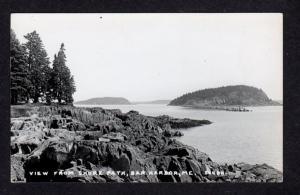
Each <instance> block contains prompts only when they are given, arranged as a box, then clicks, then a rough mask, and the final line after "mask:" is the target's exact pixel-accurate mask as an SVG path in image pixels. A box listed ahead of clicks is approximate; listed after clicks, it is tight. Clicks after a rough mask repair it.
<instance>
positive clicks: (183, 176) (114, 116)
mask: <svg viewBox="0 0 300 195" xmlns="http://www.w3.org/2000/svg"><path fill="white" fill-rule="evenodd" d="M209 124H210V121H207V120H191V119H176V118H172V117H169V116H158V117H149V116H144V115H142V114H139V113H138V112H136V111H130V112H128V113H122V112H121V111H120V110H117V109H114V110H108V109H102V108H76V107H72V106H60V107H58V106H12V107H11V130H10V131H11V181H12V182H32V181H64V182H282V179H283V178H282V173H281V172H280V171H278V170H276V169H274V168H272V167H270V166H268V165H266V164H262V165H249V164H246V163H238V164H225V165H221V164H218V163H216V162H213V161H212V160H211V159H210V158H209V156H208V155H207V154H205V153H203V152H200V151H198V150H197V149H195V148H193V147H190V146H187V145H184V144H182V143H181V142H179V141H177V140H175V139H174V136H182V133H181V132H180V131H177V130H176V129H179V128H180V129H181V128H189V127H195V126H201V125H209Z"/></svg>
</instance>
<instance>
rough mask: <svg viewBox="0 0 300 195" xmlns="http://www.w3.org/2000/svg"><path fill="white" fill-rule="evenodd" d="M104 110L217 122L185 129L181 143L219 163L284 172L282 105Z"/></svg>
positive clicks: (151, 106) (152, 106) (144, 106)
mask: <svg viewBox="0 0 300 195" xmlns="http://www.w3.org/2000/svg"><path fill="white" fill-rule="evenodd" d="M76 106H80V105H76ZM85 107H91V106H86V105H85ZM93 107H95V106H93ZM100 107H102V108H109V109H113V108H114V109H115V108H117V109H120V110H121V111H122V112H128V111H130V110H136V111H139V112H140V113H141V114H144V115H148V116H159V115H163V114H165V115H169V116H172V117H177V118H191V119H207V120H210V121H211V122H213V123H212V124H211V125H205V126H200V127H194V128H189V129H183V130H181V131H182V132H183V133H184V136H182V137H180V138H178V140H179V141H181V142H182V143H184V144H187V145H190V146H193V147H195V148H197V149H199V150H200V151H202V152H205V153H207V154H208V155H209V156H210V157H211V159H212V160H213V161H216V162H219V163H226V162H227V163H235V162H246V163H250V164H261V163H267V164H269V165H271V166H273V167H275V168H277V169H278V170H281V171H282V170H283V168H282V166H283V164H282V161H283V157H282V150H283V148H282V147H283V146H282V145H283V137H282V134H283V127H282V123H283V119H282V113H283V107H282V106H266V107H249V109H251V110H252V112H228V111H221V110H219V111H218V110H199V109H190V108H183V107H179V106H167V105H159V104H136V105H101V106H100Z"/></svg>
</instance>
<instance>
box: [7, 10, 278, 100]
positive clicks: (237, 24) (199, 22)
mask: <svg viewBox="0 0 300 195" xmlns="http://www.w3.org/2000/svg"><path fill="white" fill-rule="evenodd" d="M11 28H12V29H13V30H14V31H15V33H16V35H17V38H18V39H19V40H20V41H21V42H22V43H24V42H25V41H26V40H25V39H24V37H23V36H24V35H25V34H27V33H29V32H32V31H34V30H36V31H37V33H38V34H39V35H40V37H41V39H42V41H43V44H44V46H45V49H46V51H47V53H48V56H49V57H50V60H51V62H52V60H53V56H54V54H55V53H57V52H58V50H59V47H60V44H61V43H64V44H65V48H66V56H67V63H66V64H67V66H68V67H69V68H70V70H71V73H72V74H73V75H74V79H75V83H76V88H77V91H76V92H75V94H74V100H75V101H79V100H85V99H88V98H94V97H124V98H127V99H128V100H130V101H151V100H158V99H174V98H176V97H178V96H181V95H183V94H185V93H187V92H192V91H196V90H200V89H204V88H212V87H220V86H227V85H240V84H244V85H250V86H254V87H257V88H261V89H263V90H264V91H265V92H266V94H267V95H268V96H269V98H271V99H275V100H282V98H283V97H282V96H283V94H282V93H283V92H282V90H283V83H282V82H283V78H282V72H283V70H282V68H283V48H282V47H283V39H282V36H283V26H282V14H279V13H260V14H259V13H255V14H254V13H252V14H212V13H208V14H200V13H195V14H187V13H185V14H184V13H177V14H133V13H132V14H115V13H114V14H108V13H104V14H103V13H101V14H56V13H55V14H12V15H11Z"/></svg>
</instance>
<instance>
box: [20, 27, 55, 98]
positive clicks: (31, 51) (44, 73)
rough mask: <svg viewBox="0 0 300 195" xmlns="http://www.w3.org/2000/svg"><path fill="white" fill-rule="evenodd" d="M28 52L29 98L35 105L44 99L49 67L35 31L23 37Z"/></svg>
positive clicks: (42, 46) (44, 51)
mask: <svg viewBox="0 0 300 195" xmlns="http://www.w3.org/2000/svg"><path fill="white" fill-rule="evenodd" d="M24 37H25V38H26V39H27V42H26V43H25V46H26V48H27V52H28V65H29V78H30V81H31V83H32V87H31V89H30V97H31V98H33V102H34V103H37V102H38V101H39V98H40V97H42V98H46V96H47V93H48V90H49V86H48V83H49V79H50V67H49V64H50V62H49V58H48V55H47V52H46V50H45V49H44V45H43V43H42V40H41V38H40V36H39V34H38V33H37V32H36V31H33V32H31V33H28V34H27V35H25V36H24Z"/></svg>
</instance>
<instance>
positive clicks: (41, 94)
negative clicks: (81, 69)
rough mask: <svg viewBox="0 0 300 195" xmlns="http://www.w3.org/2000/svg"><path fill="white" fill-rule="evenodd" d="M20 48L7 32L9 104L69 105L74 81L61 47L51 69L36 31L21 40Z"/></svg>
mask: <svg viewBox="0 0 300 195" xmlns="http://www.w3.org/2000/svg"><path fill="white" fill-rule="evenodd" d="M24 37H25V39H26V43H25V44H24V45H21V44H20V42H19V40H18V39H17V38H16V35H15V33H14V32H13V30H11V40H10V48H11V49H10V62H11V104H18V103H25V102H26V103H28V102H29V101H30V100H32V101H33V103H38V102H41V103H48V104H50V103H52V102H54V101H58V103H66V104H70V103H72V102H73V97H72V95H73V93H74V92H75V83H74V78H73V76H72V75H71V72H70V70H69V68H68V67H67V66H66V55H65V49H64V44H61V48H60V50H59V52H58V55H57V56H56V55H55V57H54V61H53V68H51V67H50V66H49V65H50V61H49V57H48V54H47V52H46V50H45V48H44V45H43V43H42V40H41V38H40V36H39V34H38V33H37V32H36V31H33V32H31V33H28V34H27V35H25V36H24Z"/></svg>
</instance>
